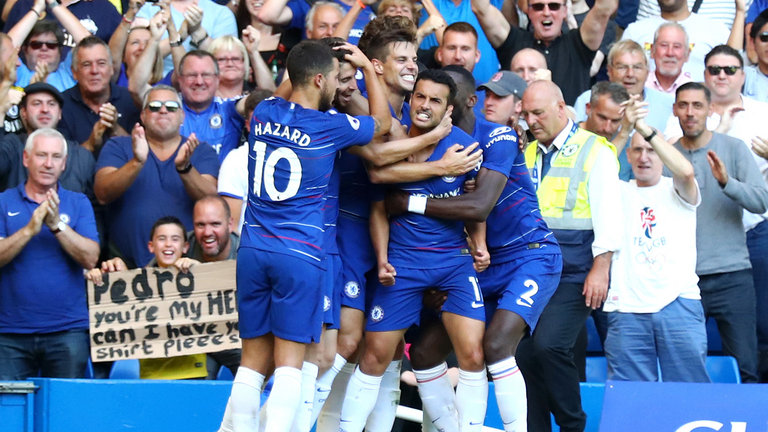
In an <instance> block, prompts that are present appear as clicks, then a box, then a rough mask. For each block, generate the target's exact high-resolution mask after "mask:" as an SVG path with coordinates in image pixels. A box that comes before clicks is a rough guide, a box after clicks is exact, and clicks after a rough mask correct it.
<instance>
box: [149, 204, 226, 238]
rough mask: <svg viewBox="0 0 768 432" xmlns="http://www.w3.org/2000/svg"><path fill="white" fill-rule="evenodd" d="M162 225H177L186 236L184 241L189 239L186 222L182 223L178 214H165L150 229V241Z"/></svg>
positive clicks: (183, 235)
mask: <svg viewBox="0 0 768 432" xmlns="http://www.w3.org/2000/svg"><path fill="white" fill-rule="evenodd" d="M227 208H229V206H227ZM161 225H176V226H178V227H179V228H180V229H181V233H182V235H181V236H182V237H184V241H185V242H186V241H187V229H186V228H184V224H183V223H181V220H180V219H179V218H177V217H176V216H163V217H161V218H160V219H158V220H156V221H155V223H154V224H153V225H152V229H151V230H150V231H149V241H152V239H153V238H155V230H156V229H157V227H159V226H161Z"/></svg>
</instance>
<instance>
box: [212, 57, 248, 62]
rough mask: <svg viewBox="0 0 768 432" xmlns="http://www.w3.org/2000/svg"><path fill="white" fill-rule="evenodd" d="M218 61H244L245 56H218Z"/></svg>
mask: <svg viewBox="0 0 768 432" xmlns="http://www.w3.org/2000/svg"><path fill="white" fill-rule="evenodd" d="M216 61H217V62H218V63H242V62H243V58H242V57H220V58H217V59H216Z"/></svg>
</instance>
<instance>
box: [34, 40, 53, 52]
mask: <svg viewBox="0 0 768 432" xmlns="http://www.w3.org/2000/svg"><path fill="white" fill-rule="evenodd" d="M28 45H29V47H30V48H32V49H36V50H39V49H40V48H42V47H43V46H45V47H46V48H48V49H51V50H52V49H56V48H58V47H59V43H58V42H48V41H31V42H29V44H28Z"/></svg>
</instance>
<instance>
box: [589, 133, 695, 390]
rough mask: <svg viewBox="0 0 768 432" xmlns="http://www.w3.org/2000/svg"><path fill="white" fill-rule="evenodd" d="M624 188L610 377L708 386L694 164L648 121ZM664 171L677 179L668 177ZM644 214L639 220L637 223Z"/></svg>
mask: <svg viewBox="0 0 768 432" xmlns="http://www.w3.org/2000/svg"><path fill="white" fill-rule="evenodd" d="M635 129H636V131H637V132H638V133H636V134H635V135H634V137H633V138H632V140H631V144H630V147H629V149H628V151H627V157H628V159H629V162H630V164H631V165H632V171H633V172H634V175H635V180H631V181H630V182H622V187H623V190H622V201H621V206H622V210H623V214H624V219H625V220H626V221H628V223H626V224H624V237H623V244H622V248H621V249H620V252H619V253H617V254H614V256H613V263H612V266H611V286H610V289H609V291H608V298H607V300H606V302H605V305H604V306H603V311H605V312H607V313H608V335H607V337H606V340H605V356H606V359H607V361H608V379H613V380H621V381H657V380H658V369H657V366H656V364H657V361H658V363H659V365H660V366H661V374H662V376H663V379H664V381H682V382H709V376H708V375H707V371H706V367H705V361H706V356H707V335H706V329H705V324H704V323H705V321H704V310H703V308H702V305H701V295H700V292H699V287H698V285H697V283H698V276H696V207H697V206H698V205H699V203H700V202H701V195H700V194H699V187H698V185H697V183H696V178H695V176H694V170H693V166H692V165H691V163H690V162H688V160H687V159H686V158H685V157H684V156H683V155H682V154H681V153H680V152H679V151H678V150H676V149H675V148H674V147H672V145H671V144H669V143H667V142H666V141H665V140H664V138H662V137H661V136H660V135H658V134H657V133H656V131H655V130H654V129H652V128H651V127H649V126H648V125H647V124H646V122H645V120H643V119H640V120H638V121H637V123H636V124H635ZM665 165H666V167H667V169H669V171H670V172H671V173H672V175H673V177H672V178H669V177H662V175H661V174H662V170H663V168H664V166H665ZM638 216H639V217H638Z"/></svg>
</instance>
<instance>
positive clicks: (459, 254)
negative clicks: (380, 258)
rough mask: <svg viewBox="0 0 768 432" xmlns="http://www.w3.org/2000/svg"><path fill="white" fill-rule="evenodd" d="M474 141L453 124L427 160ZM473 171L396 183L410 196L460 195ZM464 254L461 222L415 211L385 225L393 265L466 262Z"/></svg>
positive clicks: (455, 264) (465, 254)
mask: <svg viewBox="0 0 768 432" xmlns="http://www.w3.org/2000/svg"><path fill="white" fill-rule="evenodd" d="M473 142H475V140H474V139H472V137H470V136H469V135H467V134H466V133H465V132H464V131H462V130H461V129H459V128H457V127H455V126H454V127H453V129H452V130H451V133H450V134H448V136H447V137H445V138H443V139H442V140H440V141H439V142H438V143H437V145H436V146H435V150H434V151H433V152H432V154H431V155H430V156H429V158H427V161H436V160H439V159H440V158H441V157H442V156H443V155H444V154H445V152H446V150H448V148H450V147H451V146H453V145H454V144H461V145H462V146H464V147H467V146H469V145H471V144H472V143H473ZM475 174H477V171H475V170H473V171H470V172H469V173H467V174H464V175H461V176H457V177H448V176H444V177H432V178H429V179H427V180H422V181H418V182H411V183H401V184H399V185H397V187H398V188H400V189H401V190H403V191H405V192H408V193H409V194H411V195H423V196H427V197H429V198H447V197H451V196H458V195H461V193H462V192H463V189H464V181H465V180H467V179H469V178H471V177H474V176H475ZM467 254H468V249H467V240H466V235H465V234H464V222H463V221H458V220H447V219H439V218H435V217H430V216H425V215H420V214H416V213H404V214H402V215H400V216H398V217H395V218H393V219H392V220H391V221H390V224H389V256H388V258H389V262H390V263H392V265H393V266H395V268H398V267H405V268H442V267H451V266H459V265H461V264H463V263H466V258H467Z"/></svg>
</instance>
